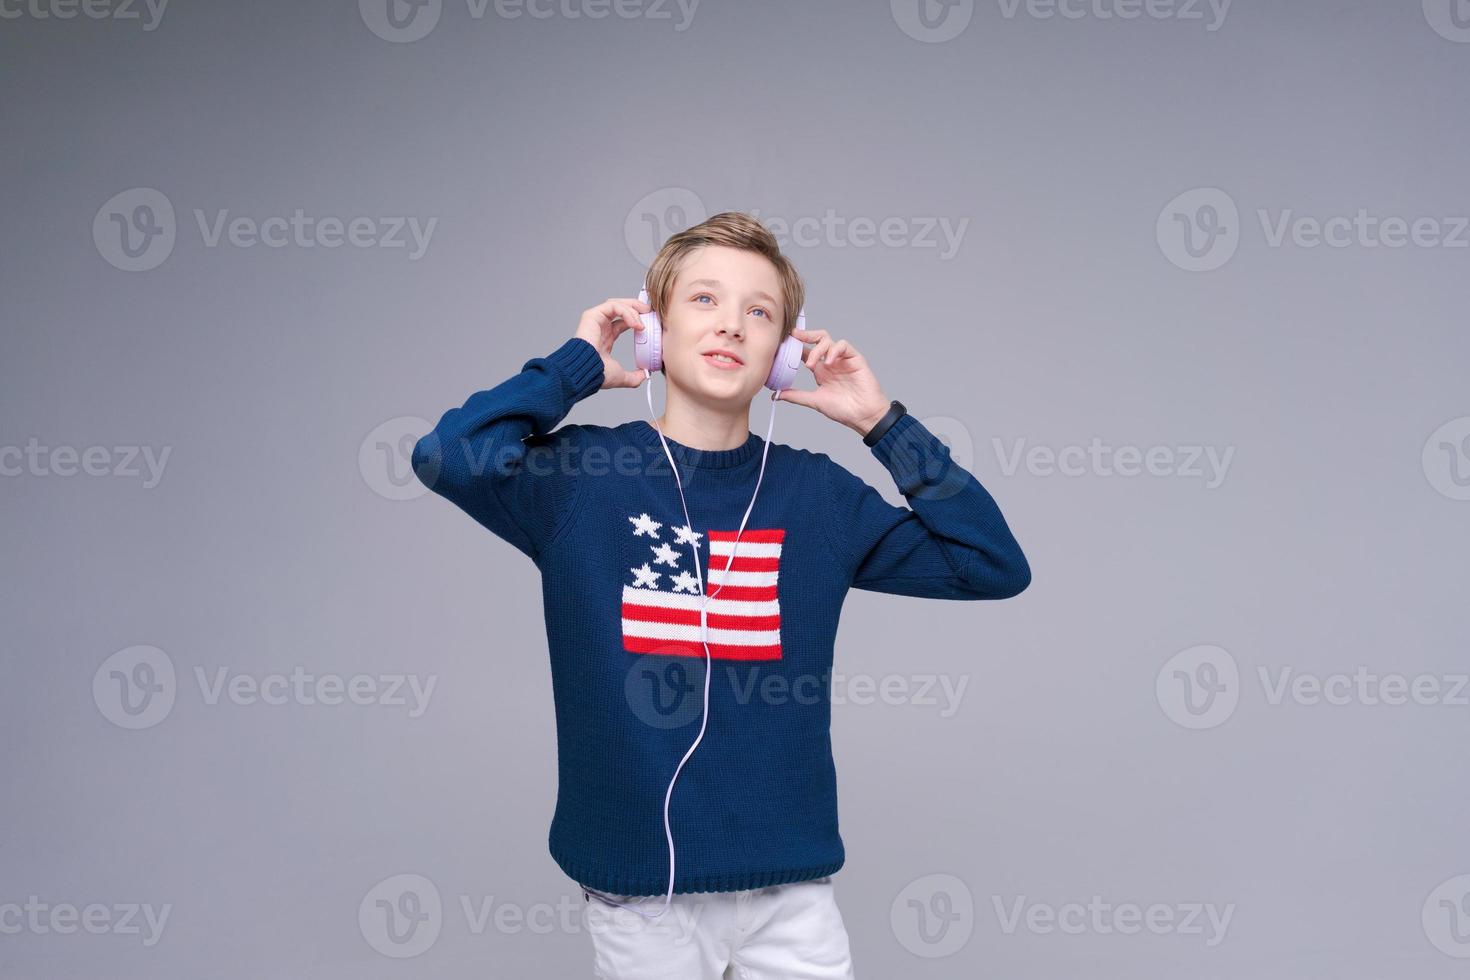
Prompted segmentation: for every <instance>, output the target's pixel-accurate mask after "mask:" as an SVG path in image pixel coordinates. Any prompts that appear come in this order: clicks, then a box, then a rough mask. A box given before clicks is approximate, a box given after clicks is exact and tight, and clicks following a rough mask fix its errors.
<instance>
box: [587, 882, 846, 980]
mask: <svg viewBox="0 0 1470 980" xmlns="http://www.w3.org/2000/svg"><path fill="white" fill-rule="evenodd" d="M613 897H614V898H616V899H617V900H618V901H619V902H622V903H624V904H625V905H631V904H634V903H637V902H638V899H637V898H636V897H633V898H630V897H627V896H623V895H614V896H613ZM663 905H664V896H663V895H658V896H654V897H652V898H645V899H643V901H642V903H641V904H638V905H637V907H638V908H640V909H642V910H643V911H645V912H657V911H658V910H659V909H661V908H663ZM583 924H584V925H585V926H586V928H587V932H588V933H589V934H590V935H591V936H592V949H593V953H594V956H595V958H594V963H595V969H596V971H597V976H598V977H599V978H600V980H853V975H852V960H851V959H850V957H849V954H848V948H847V928H846V927H845V926H844V925H843V924H842V914H841V913H840V912H838V911H837V902H836V901H835V900H834V898H833V895H832V879H831V877H830V876H829V877H826V878H816V879H813V880H811V881H798V882H793V883H791V884H788V885H772V886H771V887H769V888H752V889H747V890H745V891H733V892H695V893H691V894H687V895H675V896H674V901H673V904H672V905H670V906H669V910H668V911H667V912H665V913H664V914H663V915H662V916H660V917H659V918H657V919H652V920H650V919H646V918H644V917H643V916H641V915H638V914H637V913H636V912H631V911H629V910H628V909H620V908H615V907H613V906H610V905H608V904H606V903H605V902H603V901H602V900H601V899H599V898H597V897H596V896H595V895H594V896H592V897H591V898H589V899H588V900H587V902H586V907H585V909H584V916H583Z"/></svg>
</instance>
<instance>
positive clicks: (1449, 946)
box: [1421, 874, 1470, 960]
mask: <svg viewBox="0 0 1470 980" xmlns="http://www.w3.org/2000/svg"><path fill="white" fill-rule="evenodd" d="M1421 917H1422V919H1421V921H1422V923H1423V926H1424V935H1425V936H1426V937H1428V939H1429V941H1430V942H1431V943H1432V944H1433V945H1434V948H1435V949H1437V950H1439V951H1440V952H1441V953H1443V954H1445V955H1446V956H1453V957H1454V958H1455V959H1457V960H1466V959H1470V874H1465V875H1456V876H1455V877H1453V878H1450V879H1448V880H1446V881H1442V882H1440V883H1439V885H1437V886H1436V887H1435V889H1434V890H1433V891H1432V892H1430V893H1429V895H1428V896H1427V897H1426V898H1425V899H1424V908H1423V910H1422V912H1421Z"/></svg>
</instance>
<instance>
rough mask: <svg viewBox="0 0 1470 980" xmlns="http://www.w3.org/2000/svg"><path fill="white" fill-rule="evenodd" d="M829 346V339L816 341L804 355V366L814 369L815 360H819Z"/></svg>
mask: <svg viewBox="0 0 1470 980" xmlns="http://www.w3.org/2000/svg"><path fill="white" fill-rule="evenodd" d="M831 346H832V342H831V341H830V340H820V341H818V342H817V344H816V346H815V347H813V348H812V349H811V351H810V352H808V353H807V355H806V366H807V367H809V368H811V369H812V370H813V371H815V370H816V369H817V361H819V360H821V358H822V357H823V356H824V355H825V354H826V353H827V350H828V349H829V348H830V347H831Z"/></svg>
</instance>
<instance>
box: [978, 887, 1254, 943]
mask: <svg viewBox="0 0 1470 980" xmlns="http://www.w3.org/2000/svg"><path fill="white" fill-rule="evenodd" d="M990 901H991V904H992V905H994V906H995V916H996V919H997V920H998V921H999V922H1000V931H1001V932H1002V933H1004V934H1005V935H1007V936H1011V935H1015V934H1016V933H1017V932H1019V931H1020V930H1021V929H1022V928H1024V929H1025V931H1026V932H1029V933H1031V934H1032V935H1037V936H1049V935H1052V934H1054V933H1058V932H1060V933H1062V934H1063V935H1067V936H1082V935H1095V936H1111V935H1121V936H1136V935H1138V934H1139V933H1141V932H1143V931H1145V930H1147V931H1148V932H1150V933H1152V934H1153V935H1155V936H1202V937H1204V940H1205V945H1206V946H1218V945H1220V944H1221V943H1222V942H1224V941H1225V936H1226V934H1227V933H1228V932H1229V931H1230V920H1231V919H1233V918H1234V917H1235V903H1234V902H1231V903H1230V904H1228V905H1224V906H1220V905H1216V904H1215V903H1214V902H1173V903H1170V902H1151V903H1150V904H1148V905H1140V904H1139V903H1137V902H1119V903H1117V904H1114V903H1112V902H1109V901H1105V900H1104V899H1103V897H1102V896H1101V895H1093V896H1092V897H1091V898H1090V899H1089V900H1088V901H1087V902H1086V903H1083V902H1064V903H1062V904H1061V905H1053V904H1051V903H1049V902H1033V901H1029V900H1028V899H1027V897H1026V896H1025V895H1017V896H1015V898H1014V899H1004V898H1002V897H1001V896H999V895H992V896H991V897H990Z"/></svg>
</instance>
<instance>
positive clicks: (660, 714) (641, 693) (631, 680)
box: [623, 651, 705, 729]
mask: <svg viewBox="0 0 1470 980" xmlns="http://www.w3.org/2000/svg"><path fill="white" fill-rule="evenodd" d="M704 670H705V665H704V658H703V656H700V657H687V656H678V655H672V654H667V655H666V654H660V653H658V652H656V651H655V652H654V653H646V654H643V655H641V656H639V657H636V658H634V659H633V660H632V661H631V662H630V663H629V665H628V672H627V674H626V675H624V677H623V696H624V698H626V699H627V702H628V707H629V708H631V709H632V710H633V714H634V715H635V716H637V718H638V720H639V721H641V722H643V723H644V724H645V725H647V726H649V727H650V728H659V729H665V728H683V727H684V726H685V725H688V724H690V723H691V722H693V721H695V720H697V719H698V718H699V716H700V713H701V712H702V711H703V710H704V683H705V676H704Z"/></svg>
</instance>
